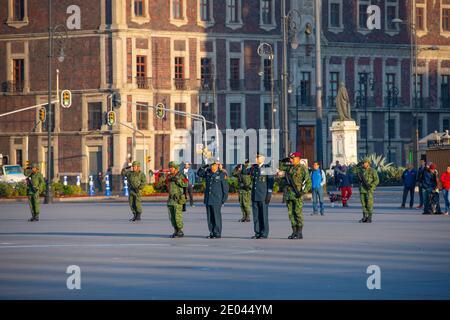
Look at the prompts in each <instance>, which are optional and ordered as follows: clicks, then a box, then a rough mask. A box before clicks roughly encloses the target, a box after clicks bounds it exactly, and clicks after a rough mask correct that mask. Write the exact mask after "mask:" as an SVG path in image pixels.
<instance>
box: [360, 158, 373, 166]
mask: <svg viewBox="0 0 450 320" xmlns="http://www.w3.org/2000/svg"><path fill="white" fill-rule="evenodd" d="M362 162H363V163H364V162H367V163H369V164H370V163H371V162H372V161H371V160H370V158H368V157H365V158H363V159H362Z"/></svg>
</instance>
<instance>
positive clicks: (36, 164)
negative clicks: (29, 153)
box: [31, 162, 39, 169]
mask: <svg viewBox="0 0 450 320" xmlns="http://www.w3.org/2000/svg"><path fill="white" fill-rule="evenodd" d="M31 168H37V169H39V164H38V163H36V162H34V163H33V164H32V165H31Z"/></svg>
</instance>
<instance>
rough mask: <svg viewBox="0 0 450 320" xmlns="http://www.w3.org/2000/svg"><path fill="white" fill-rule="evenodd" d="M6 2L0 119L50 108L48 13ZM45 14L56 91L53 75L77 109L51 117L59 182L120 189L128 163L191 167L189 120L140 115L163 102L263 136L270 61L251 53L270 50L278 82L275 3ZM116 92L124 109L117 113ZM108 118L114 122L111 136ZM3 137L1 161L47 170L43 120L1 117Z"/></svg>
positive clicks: (127, 0)
mask: <svg viewBox="0 0 450 320" xmlns="http://www.w3.org/2000/svg"><path fill="white" fill-rule="evenodd" d="M5 2H7V3H2V5H1V6H0V16H2V17H5V18H4V21H3V23H2V25H1V26H0V61H2V63H0V83H2V90H1V93H0V113H4V112H7V111H11V110H15V109H19V108H21V107H27V106H32V105H36V104H39V103H45V102H46V101H47V91H46V90H47V74H48V71H47V68H48V65H47V51H48V33H47V32H48V14H47V12H48V8H47V7H46V5H47V2H45V3H44V2H42V1H33V0H7V1H5ZM52 14H53V23H54V26H57V25H58V27H55V38H57V39H55V48H54V49H55V50H54V52H53V60H52V61H53V69H54V70H53V80H54V81H53V85H54V86H53V88H54V89H55V87H56V86H55V73H56V71H55V70H56V68H58V69H59V87H60V88H61V89H70V90H71V91H72V94H73V103H72V106H71V107H70V108H69V109H63V108H61V107H59V106H57V107H56V108H55V113H54V116H53V117H52V122H53V124H54V130H53V148H52V158H53V161H54V164H53V165H54V176H55V178H56V179H61V177H62V176H64V175H67V176H69V177H74V176H76V175H81V178H82V181H83V182H87V180H88V176H89V175H94V176H95V175H96V174H97V173H98V172H100V171H102V172H105V171H107V170H110V171H111V172H112V174H113V175H115V176H116V178H117V177H118V174H119V173H120V170H121V168H122V167H123V166H124V164H126V163H127V162H129V160H130V159H131V158H132V159H138V160H140V161H141V162H145V160H146V159H145V156H147V155H148V156H151V158H152V161H151V162H150V163H146V166H147V169H153V170H155V169H161V168H165V167H166V166H167V163H168V161H169V160H181V159H183V158H184V157H186V155H183V154H182V151H181V149H182V147H183V144H184V143H185V142H186V141H183V138H182V136H179V135H178V132H179V130H183V129H187V130H191V128H192V123H193V119H192V118H190V117H183V116H180V115H179V114H178V115H177V114H174V113H170V112H167V113H166V115H165V116H164V118H163V119H160V118H158V117H157V116H156V113H155V112H154V109H152V108H151V107H147V106H155V105H156V104H158V103H163V104H164V105H165V106H166V107H167V108H170V109H172V110H177V111H180V112H187V113H200V114H202V115H204V116H205V118H207V119H208V120H210V121H213V122H217V123H218V125H219V128H220V129H221V130H224V129H226V128H243V129H247V128H260V127H264V126H267V125H268V123H269V121H268V120H269V115H270V101H271V94H270V90H269V87H270V85H268V83H270V72H268V69H269V70H270V68H271V65H272V63H273V62H272V61H270V60H268V59H263V58H261V57H260V56H259V55H258V53H257V48H258V46H259V44H260V43H261V42H263V41H264V42H267V43H269V44H271V45H272V47H273V49H274V52H275V56H276V57H277V59H275V62H274V63H273V64H274V66H273V67H274V71H275V72H274V75H275V76H274V78H275V79H276V80H278V79H279V72H280V69H281V64H280V59H278V57H281V43H280V39H281V37H280V32H281V31H280V30H281V29H280V20H281V18H280V8H279V2H278V1H273V0H265V1H258V0H251V1H248V0H227V1H218V0H170V1H168V0H158V1H153V0H151V1H150V0H95V1H91V0H89V1H88V0H70V1H69V0H62V1H57V2H54V5H53V8H52ZM61 25H62V26H65V29H67V30H66V31H65V30H64V28H63V27H61ZM61 30H63V31H61ZM61 39H62V40H61ZM61 49H62V51H61ZM61 56H64V59H61ZM58 58H59V59H58ZM261 71H262V73H261ZM260 74H262V76H260ZM113 92H116V93H119V94H120V97H121V105H120V106H112V103H111V93H113ZM109 110H114V111H116V114H117V122H116V124H115V125H114V126H112V127H110V126H108V125H107V123H106V122H105V113H106V112H107V111H109ZM264 119H265V120H264ZM0 127H1V128H0V153H2V154H3V155H7V157H8V160H9V162H10V163H23V161H25V160H29V161H31V162H39V163H40V164H41V165H42V169H43V171H45V170H44V169H45V163H46V153H47V135H46V128H47V127H46V123H44V124H41V123H39V121H38V109H36V110H31V111H27V112H22V113H19V114H16V115H14V116H8V117H3V118H0ZM194 148H195V146H194ZM192 154H194V150H193V151H192Z"/></svg>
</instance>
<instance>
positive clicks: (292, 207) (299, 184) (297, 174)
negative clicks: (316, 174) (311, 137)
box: [279, 152, 311, 239]
mask: <svg viewBox="0 0 450 320" xmlns="http://www.w3.org/2000/svg"><path fill="white" fill-rule="evenodd" d="M300 158H301V154H300V152H293V153H291V154H290V155H289V158H287V159H283V160H282V161H281V162H280V166H279V170H280V171H284V183H285V199H286V205H287V209H288V215H289V219H290V220H291V225H292V234H291V235H290V236H289V237H288V239H303V223H304V219H303V211H302V209H303V195H304V194H305V193H307V192H309V191H310V190H311V178H310V176H309V173H308V171H307V169H306V168H305V166H304V165H302V164H301V163H300Z"/></svg>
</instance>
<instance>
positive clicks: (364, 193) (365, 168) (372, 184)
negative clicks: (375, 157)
mask: <svg viewBox="0 0 450 320" xmlns="http://www.w3.org/2000/svg"><path fill="white" fill-rule="evenodd" d="M353 173H354V174H355V175H356V177H357V178H358V181H359V194H360V198H361V205H362V210H363V218H362V219H361V220H359V222H360V223H371V222H372V214H373V193H374V191H375V188H376V187H377V185H378V183H379V179H378V174H377V172H376V171H375V169H373V168H371V167H370V160H369V159H364V160H363V161H362V163H359V164H358V165H357V166H355V167H353Z"/></svg>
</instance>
